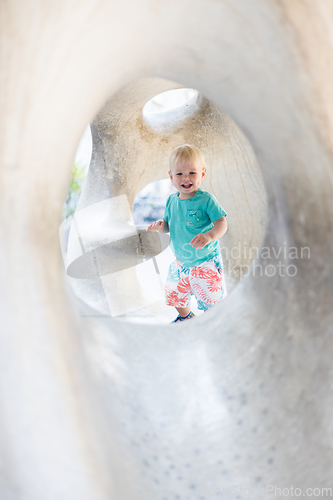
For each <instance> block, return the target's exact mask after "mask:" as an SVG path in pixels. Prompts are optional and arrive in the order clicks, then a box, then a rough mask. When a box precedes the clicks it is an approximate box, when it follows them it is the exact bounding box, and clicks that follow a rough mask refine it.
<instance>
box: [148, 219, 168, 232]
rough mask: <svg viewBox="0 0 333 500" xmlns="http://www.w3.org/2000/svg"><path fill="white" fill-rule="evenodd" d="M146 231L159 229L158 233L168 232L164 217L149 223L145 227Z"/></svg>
mask: <svg viewBox="0 0 333 500" xmlns="http://www.w3.org/2000/svg"><path fill="white" fill-rule="evenodd" d="M146 231H159V232H160V233H168V232H169V224H168V223H167V222H165V220H164V219H162V220H158V221H156V222H153V223H152V224H150V226H148V227H147V229H146Z"/></svg>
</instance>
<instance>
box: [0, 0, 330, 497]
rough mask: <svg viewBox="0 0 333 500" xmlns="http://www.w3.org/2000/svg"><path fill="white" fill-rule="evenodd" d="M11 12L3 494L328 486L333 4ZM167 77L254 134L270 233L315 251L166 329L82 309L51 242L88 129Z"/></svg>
mask: <svg viewBox="0 0 333 500" xmlns="http://www.w3.org/2000/svg"><path fill="white" fill-rule="evenodd" d="M1 23H2V24H1V38H0V58H1V68H2V69H1V80H0V90H1V91H0V100H1V119H0V132H1V133H0V164H1V169H0V175H1V179H0V191H1V196H0V204H1V210H0V232H1V233H0V314H1V330H0V367H1V377H0V398H1V404H0V408H1V409H0V419H1V432H0V447H1V456H0V476H1V480H0V491H1V498H2V499H5V500H13V499H15V500H16V499H24V500H26V499H41V500H45V499H48V500H49V499H59V498H62V499H68V500H69V499H71V500H72V499H80V500H82V499H83V500H85V499H87V500H91V499H93V500H95V499H96V500H97V499H98V500H99V499H103V500H104V499H110V498H115V499H133V498H135V499H138V500H141V499H144V500H146V499H153V500H155V499H156V500H164V499H168V500H170V499H181V500H184V499H190V500H194V499H200V498H201V497H203V498H205V496H207V495H208V494H209V493H207V492H209V491H210V492H212V491H213V492H214V489H215V488H223V487H225V488H227V487H231V486H232V485H239V486H243V487H249V488H254V487H258V486H259V485H261V486H262V487H264V486H265V485H267V484H271V485H277V486H278V487H281V488H283V487H289V486H290V485H294V487H300V488H303V491H304V489H305V488H306V487H312V488H315V487H319V488H321V487H332V483H331V481H332V464H333V460H332V418H331V415H332V406H333V402H332V390H331V388H332V363H331V360H332V354H333V353H332V350H333V348H332V340H331V325H332V320H333V318H332V299H331V297H332V292H333V289H332V288H333V285H332V278H331V274H332V265H333V264H332V262H333V261H332V245H333V230H332V222H331V221H332V217H333V206H332V199H333V197H332V191H333V190H332V180H333V175H332V137H333V136H332V122H333V114H332V109H333V108H332V106H331V103H332V90H331V89H332V87H331V84H330V82H331V81H332V72H333V64H332V38H331V30H332V25H333V14H332V6H331V2H330V1H329V0H321V1H320V2H316V3H314V2H312V3H311V2H288V1H276V2H275V1H272V2H267V1H263V0H253V1H251V2H248V1H247V0H238V1H237V2H229V1H227V0H219V1H217V0H205V1H204V2H203V1H202V0H191V1H189V0H177V2H176V1H173V0H171V1H168V2H166V1H164V0H162V1H160V2H155V1H153V0H138V1H136V2H130V1H127V0H125V1H122V2H118V1H109V2H103V1H100V2H99V1H93V0H80V1H75V0H74V1H72V2H68V1H65V0H53V1H52V0H48V1H43V2H42V1H38V0H37V1H34V2H33V1H30V0H28V1H23V0H13V1H11V2H2V4H1ZM155 76H156V77H163V78H166V79H168V80H171V81H175V82H179V83H181V84H183V85H184V86H188V87H192V88H196V89H198V90H199V92H200V93H201V94H202V95H204V96H205V97H206V98H207V99H209V100H210V101H212V102H214V103H215V104H216V105H217V106H218V107H219V108H220V109H223V110H224V111H225V112H226V113H228V115H229V116H230V117H231V119H232V120H234V121H235V122H236V123H237V124H238V125H239V126H240V128H241V129H242V130H243V131H244V133H245V134H246V136H247V137H248V138H249V139H250V140H251V143H252V145H253V147H254V150H255V153H256V156H257V158H258V160H259V163H260V165H261V167H262V172H263V176H264V180H265V185H266V188H267V193H268V226H267V227H268V228H267V232H266V235H265V239H264V242H263V246H264V247H265V246H266V247H272V246H274V248H275V249H277V250H278V249H279V248H280V247H281V246H282V247H283V246H284V243H285V242H286V247H289V246H293V247H296V248H297V250H299V251H300V249H301V247H309V248H310V250H311V258H310V259H308V258H303V259H298V260H297V261H296V260H295V259H292V258H290V256H289V257H288V256H286V258H285V257H284V255H283V254H282V257H275V256H274V255H273V256H271V257H272V258H271V259H270V260H266V264H267V263H269V264H275V265H277V264H278V261H279V260H281V261H282V262H283V264H294V265H296V266H297V267H296V269H297V274H296V275H295V276H294V277H293V278H291V277H284V278H283V277H280V276H278V275H275V276H273V277H268V276H267V275H263V276H262V277H260V276H258V275H256V276H248V277H246V279H244V280H242V281H241V283H240V284H239V285H238V286H237V287H236V288H235V290H234V291H233V293H232V294H231V295H230V297H229V298H228V299H227V300H226V301H224V302H223V303H222V304H221V305H220V306H219V307H216V308H215V309H214V310H213V311H211V312H210V313H207V314H206V315H205V316H204V317H201V318H198V319H197V320H196V322H194V320H193V321H191V322H188V324H181V325H178V326H177V328H176V327H174V328H173V329H171V327H168V326H165V327H164V326H160V327H149V326H146V327H141V326H137V327H136V328H133V325H131V324H126V323H124V322H122V321H120V320H117V319H113V318H96V317H94V316H93V315H92V316H91V317H89V318H87V317H85V318H82V317H80V313H79V312H78V310H77V308H76V306H74V302H73V300H72V298H71V294H70V291H69V290H68V289H67V288H68V287H67V285H66V282H65V280H64V276H63V271H62V262H61V255H60V250H59V243H58V241H59V240H58V228H59V224H60V219H61V213H62V204H63V200H64V197H65V192H66V186H67V183H68V179H69V173H70V168H71V164H72V160H73V156H74V152H75V149H76V146H77V143H78V141H79V139H80V136H81V135H82V132H83V130H84V127H85V126H86V124H87V123H89V122H91V121H92V120H93V119H94V117H95V116H96V114H97V113H98V112H99V110H100V109H101V107H102V106H103V105H104V104H105V102H106V101H107V100H108V99H109V98H110V96H112V95H113V94H114V93H116V92H118V91H120V89H122V88H123V87H124V86H125V85H128V84H129V83H131V82H133V81H136V80H138V79H140V78H144V77H155ZM257 263H258V264H265V258H264V257H263V254H261V256H259V259H258V262H257ZM96 286H97V285H96ZM92 314H93V312H92ZM208 488H213V489H212V490H208ZM215 491H216V490H215ZM239 496H240V498H242V497H243V498H245V495H244V494H240V495H239ZM229 497H231V495H230V494H229ZM273 497H274V494H273V493H271V494H267V498H273Z"/></svg>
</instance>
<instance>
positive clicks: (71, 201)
mask: <svg viewBox="0 0 333 500" xmlns="http://www.w3.org/2000/svg"><path fill="white" fill-rule="evenodd" d="M86 177H87V168H86V166H85V165H80V164H78V163H74V165H73V168H72V175H71V180H70V183H69V186H68V192H67V196H66V201H65V204H64V218H65V219H67V217H69V216H70V215H73V214H74V212H75V210H76V206H77V204H78V201H79V198H80V194H81V190H82V187H83V184H84V181H85V180H86Z"/></svg>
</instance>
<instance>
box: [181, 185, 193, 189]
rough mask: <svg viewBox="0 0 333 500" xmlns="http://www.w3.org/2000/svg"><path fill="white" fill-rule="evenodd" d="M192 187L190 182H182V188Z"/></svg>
mask: <svg viewBox="0 0 333 500" xmlns="http://www.w3.org/2000/svg"><path fill="white" fill-rule="evenodd" d="M190 187H192V184H182V188H185V189H189V188H190Z"/></svg>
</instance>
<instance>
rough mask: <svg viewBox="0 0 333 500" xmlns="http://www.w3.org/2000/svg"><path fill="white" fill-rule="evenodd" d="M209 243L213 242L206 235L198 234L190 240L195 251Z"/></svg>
mask: <svg viewBox="0 0 333 500" xmlns="http://www.w3.org/2000/svg"><path fill="white" fill-rule="evenodd" d="M211 241H213V238H212V237H211V236H210V235H209V234H208V233H200V234H197V235H196V236H194V238H193V240H191V245H192V247H193V248H195V249H201V248H204V247H205V246H206V245H208V243H210V242H211Z"/></svg>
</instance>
